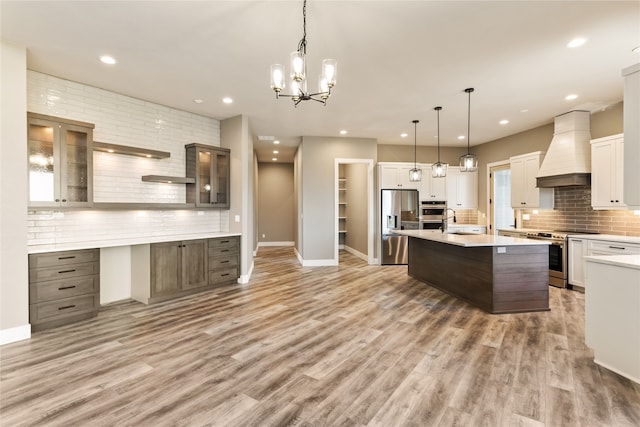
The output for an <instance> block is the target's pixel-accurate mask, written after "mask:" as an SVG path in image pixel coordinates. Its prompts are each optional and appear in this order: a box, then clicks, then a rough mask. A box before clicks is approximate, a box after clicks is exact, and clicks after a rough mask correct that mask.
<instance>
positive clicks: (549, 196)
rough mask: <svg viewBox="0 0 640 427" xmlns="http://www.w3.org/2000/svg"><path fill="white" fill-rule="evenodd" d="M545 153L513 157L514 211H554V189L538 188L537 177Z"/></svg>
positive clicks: (512, 204)
mask: <svg viewBox="0 0 640 427" xmlns="http://www.w3.org/2000/svg"><path fill="white" fill-rule="evenodd" d="M543 158H544V153H543V152H542V151H536V152H535V153H528V154H522V155H520V156H514V157H511V158H510V159H509V160H510V163H511V207H512V208H514V209H553V188H537V187H536V177H537V176H538V170H539V169H540V165H541V164H542V159H543Z"/></svg>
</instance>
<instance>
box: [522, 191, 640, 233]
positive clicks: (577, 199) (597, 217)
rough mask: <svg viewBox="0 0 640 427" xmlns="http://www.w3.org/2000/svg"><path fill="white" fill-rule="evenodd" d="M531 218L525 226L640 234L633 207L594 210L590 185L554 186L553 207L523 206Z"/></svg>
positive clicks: (524, 211) (639, 221)
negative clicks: (531, 207) (534, 208)
mask: <svg viewBox="0 0 640 427" xmlns="http://www.w3.org/2000/svg"><path fill="white" fill-rule="evenodd" d="M522 213H523V214H529V216H530V220H528V221H525V220H523V221H522V225H521V227H522V228H535V229H543V230H577V231H597V232H599V233H601V234H613V235H619V236H635V237H640V215H635V214H634V212H633V211H628V210H620V211H594V210H593V209H592V208H591V187H590V186H577V187H560V188H556V189H555V208H554V209H553V210H540V211H538V212H537V213H536V212H535V211H533V210H527V209H523V210H522Z"/></svg>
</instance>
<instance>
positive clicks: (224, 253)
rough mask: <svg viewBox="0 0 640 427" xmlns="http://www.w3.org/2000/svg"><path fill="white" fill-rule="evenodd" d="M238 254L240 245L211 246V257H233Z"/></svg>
mask: <svg viewBox="0 0 640 427" xmlns="http://www.w3.org/2000/svg"><path fill="white" fill-rule="evenodd" d="M237 256H238V247H237V246H236V247H221V248H209V258H210V259H211V258H233V257H237Z"/></svg>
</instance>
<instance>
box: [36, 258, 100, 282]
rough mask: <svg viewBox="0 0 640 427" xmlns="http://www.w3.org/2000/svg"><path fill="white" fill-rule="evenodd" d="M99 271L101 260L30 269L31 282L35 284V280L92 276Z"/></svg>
mask: <svg viewBox="0 0 640 427" xmlns="http://www.w3.org/2000/svg"><path fill="white" fill-rule="evenodd" d="M98 273H100V263H99V262H87V263H84V264H74V265H67V266H58V267H56V268H53V267H47V268H37V269H31V270H29V283H31V284H34V283H35V282H44V281H47V280H57V279H67V278H70V277H81V276H90V275H93V274H98Z"/></svg>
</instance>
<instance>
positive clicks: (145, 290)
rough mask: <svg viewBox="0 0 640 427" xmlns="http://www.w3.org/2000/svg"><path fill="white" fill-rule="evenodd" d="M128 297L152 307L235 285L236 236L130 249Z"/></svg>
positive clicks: (237, 261) (237, 259)
mask: <svg viewBox="0 0 640 427" xmlns="http://www.w3.org/2000/svg"><path fill="white" fill-rule="evenodd" d="M131 256H132V263H131V264H132V266H131V277H132V282H131V296H132V298H133V299H135V300H136V301H140V302H142V303H144V304H153V303H156V302H160V301H165V300H168V299H172V298H178V297H181V296H184V295H188V294H192V293H196V292H201V291H206V290H207V289H211V288H212V287H215V286H221V285H226V284H231V283H236V282H237V279H238V277H239V266H240V239H239V238H238V237H237V236H231V237H219V238H214V239H194V240H182V241H175V242H165V243H152V244H149V245H136V246H133V247H132V252H131Z"/></svg>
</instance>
